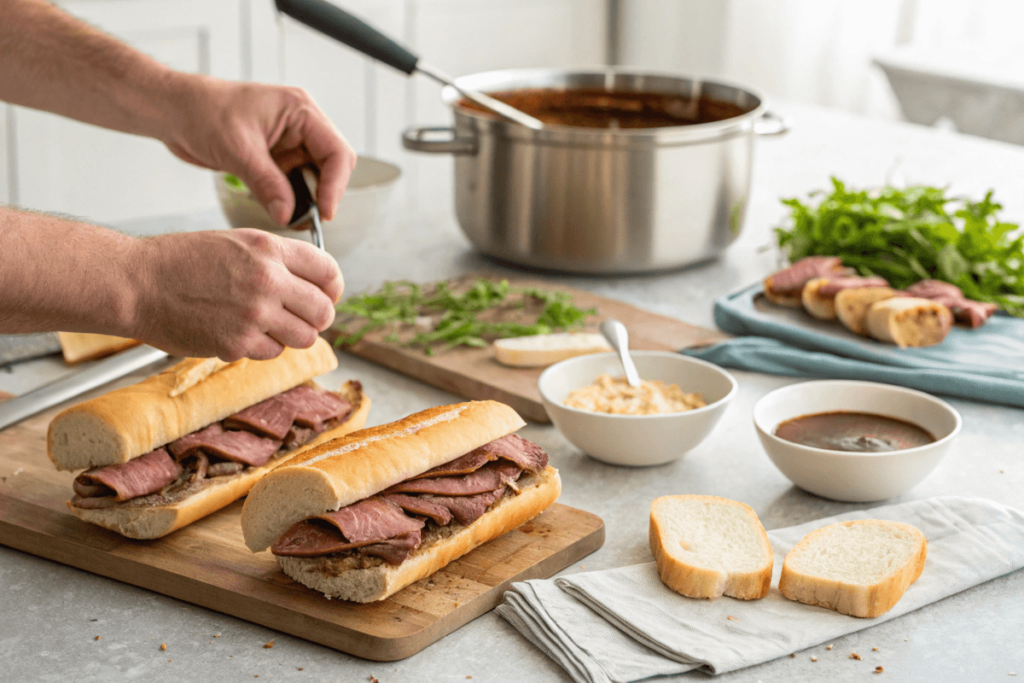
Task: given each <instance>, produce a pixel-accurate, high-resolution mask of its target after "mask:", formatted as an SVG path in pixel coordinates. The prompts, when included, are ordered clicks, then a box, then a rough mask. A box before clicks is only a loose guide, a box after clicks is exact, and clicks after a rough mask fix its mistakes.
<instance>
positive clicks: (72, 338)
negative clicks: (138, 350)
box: [57, 332, 142, 365]
mask: <svg viewBox="0 0 1024 683" xmlns="http://www.w3.org/2000/svg"><path fill="white" fill-rule="evenodd" d="M57 339H58V340H59V341H60V348H61V352H62V353H63V354H64V362H65V363H67V364H68V365H75V364H76V363H84V362H85V361H87V360H95V359H96V358H103V357H105V356H109V355H111V354H113V353H117V352H118V351H123V350H125V349H130V348H131V347H133V346H138V345H139V344H141V343H142V342H137V341H135V340H134V339H126V338H125V337H114V336H111V335H109V334H88V333H85V332H58V333H57Z"/></svg>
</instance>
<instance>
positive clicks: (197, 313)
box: [124, 229, 345, 361]
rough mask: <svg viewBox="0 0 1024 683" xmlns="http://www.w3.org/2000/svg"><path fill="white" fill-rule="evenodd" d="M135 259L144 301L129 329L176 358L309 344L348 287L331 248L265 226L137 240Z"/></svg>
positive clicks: (265, 354)
mask: <svg viewBox="0 0 1024 683" xmlns="http://www.w3.org/2000/svg"><path fill="white" fill-rule="evenodd" d="M132 258H133V260H134V262H135V264H136V267H135V268H134V269H133V271H134V272H133V273H132V275H131V277H132V279H133V280H134V281H135V283H136V284H135V287H136V292H137V295H138V298H137V300H136V301H137V303H136V307H135V308H136V312H135V315H134V319H135V323H134V324H133V325H132V327H133V329H131V330H127V331H126V332H125V334H124V336H128V337H133V338H135V339H140V340H142V341H145V342H147V343H149V344H152V345H154V346H157V347H159V348H161V349H163V350H165V351H168V352H169V353H171V354H173V355H178V356H199V357H207V356H218V357H219V358H221V359H223V360H226V361H234V360H237V359H239V358H254V359H257V360H265V359H269V358H274V357H276V356H277V355H278V354H279V353H281V351H282V348H283V347H284V346H290V347H292V348H297V349H304V348H308V347H309V346H312V345H313V342H315V341H316V338H317V334H318V333H319V332H321V331H323V330H325V329H327V328H328V327H329V326H330V324H331V323H332V322H333V321H334V303H335V302H336V301H337V300H338V299H340V298H341V293H342V290H344V287H345V285H344V282H343V280H342V276H341V271H340V270H339V269H338V264H337V263H335V261H334V259H333V258H331V257H330V256H329V255H327V254H326V253H324V252H322V251H319V250H318V249H315V248H314V247H312V246H311V245H309V244H306V243H305V242H299V241H297V240H290V239H282V238H279V237H276V236H274V235H272V234H270V233H266V232H262V231H259V230H249V229H242V230H231V231H223V232H220V231H218V232H201V233H180V234H171V235H163V236H160V237H154V238H150V239H145V240H140V241H138V242H137V244H136V246H135V253H134V254H132Z"/></svg>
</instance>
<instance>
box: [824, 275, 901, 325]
mask: <svg viewBox="0 0 1024 683" xmlns="http://www.w3.org/2000/svg"><path fill="white" fill-rule="evenodd" d="M897 296H903V294H901V293H900V292H899V290H896V289H893V288H892V287H866V288H855V289H844V290H843V291H841V292H839V293H838V294H836V298H835V309H836V317H837V318H839V322H841V323H842V324H843V326H844V327H845V328H846V329H848V330H850V331H851V332H854V333H856V334H859V335H863V336H865V337H866V336H868V328H867V324H866V322H865V320H866V318H867V315H868V309H869V308H871V306H872V304H874V303H876V302H879V301H885V300H886V299H892V298H893V297H897Z"/></svg>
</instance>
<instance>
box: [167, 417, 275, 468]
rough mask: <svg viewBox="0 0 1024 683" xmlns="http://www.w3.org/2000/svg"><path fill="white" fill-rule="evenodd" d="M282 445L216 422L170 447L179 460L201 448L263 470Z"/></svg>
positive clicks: (184, 437) (172, 443) (212, 453)
mask: <svg viewBox="0 0 1024 683" xmlns="http://www.w3.org/2000/svg"><path fill="white" fill-rule="evenodd" d="M281 445H282V442H281V441H279V440H277V439H271V438H268V437H265V436H260V435H259V434H254V433H252V432H243V431H237V430H234V429H230V430H229V429H224V427H222V426H221V424H220V423H219V422H215V423H213V424H212V425H210V426H209V427H207V428H206V429H201V430H199V431H198V432H193V433H192V434H189V435H188V436H183V437H181V438H180V439H178V440H177V441H172V442H171V443H170V444H169V445H168V446H167V448H168V450H170V451H171V453H173V454H174V457H175V458H177V459H178V460H179V461H180V460H182V459H184V458H187V457H188V456H190V455H192V454H193V453H195V452H196V451H197V450H200V449H202V450H204V451H206V452H207V453H209V454H211V455H216V456H217V457H219V458H223V459H224V460H231V461H232V462H240V463H242V464H244V465H249V466H251V467H260V466H261V465H265V464H267V461H268V460H270V458H271V456H272V455H274V453H277V451H278V450H280V449H281Z"/></svg>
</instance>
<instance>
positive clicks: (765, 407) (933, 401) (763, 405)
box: [754, 380, 963, 456]
mask: <svg viewBox="0 0 1024 683" xmlns="http://www.w3.org/2000/svg"><path fill="white" fill-rule="evenodd" d="M844 388H846V389H850V388H863V389H867V390H871V391H877V392H880V393H882V394H886V395H889V396H891V397H899V396H903V397H905V398H910V399H912V400H916V401H918V402H920V403H921V404H925V405H929V406H931V407H932V408H934V409H936V410H938V411H939V412H941V413H943V414H944V415H945V417H946V418H947V419H951V420H952V423H953V426H952V429H949V430H947V431H946V433H945V434H944V435H942V436H939V437H938V438H936V440H935V442H933V443H930V444H927V445H926V446H922V447H921V448H930V447H932V446H935V445H936V444H938V443H943V442H947V441H949V440H951V439H953V438H954V437H955V436H956V435H957V434H959V433H960V429H961V427H962V426H963V419H962V418H961V417H960V413H959V412H958V411H957V410H956V409H955V408H953V406H951V405H949V404H948V403H946V402H945V401H943V400H942V399H940V398H936V397H935V396H932V395H931V394H927V393H925V392H923V391H917V390H916V389H907V388H906V387H900V386H894V385H891V384H881V383H877V382H861V381H857V380H818V381H811V382H799V383H797V384H790V385H788V386H785V387H781V388H779V389H776V390H774V391H772V392H769V393H768V394H766V395H765V396H764V397H762V398H761V399H760V400H759V401H758V402H757V404H756V405H755V406H754V426H755V427H756V428H757V430H758V431H760V432H761V433H763V434H764V435H765V436H766V437H767V438H769V439H772V440H773V441H779V442H782V441H783V440H782V439H779V437H777V436H775V429H776V427H778V425H779V423H780V422H783V421H785V420H791V419H793V418H796V417H800V416H802V415H813V414H817V413H822V412H835V411H843V412H865V413H872V414H876V415H882V414H884V408H878V409H873V407H871V406H866V405H856V404H854V405H850V404H846V405H845V407H843V408H832V407H830V406H828V405H827V404H826V405H824V406H822V407H820V409H817V410H810V411H800V410H798V411H795V412H792V414H790V412H791V411H787V415H788V416H787V417H785V418H782V419H781V420H778V419H774V418H772V419H769V418H768V417H767V416H766V413H768V412H769V411H770V410H771V409H772V408H773V407H774V406H775V405H777V402H778V401H780V400H784V399H786V398H787V395H788V394H797V393H799V392H803V391H808V390H810V391H827V390H829V389H834V390H835V391H836V392H841V391H842V390H843V389H844ZM769 399H774V400H769ZM895 417H897V419H906V418H903V417H900V416H895ZM918 426H920V427H926V425H921V424H918ZM929 431H931V430H929ZM932 436H933V437H934V436H936V434H932ZM785 443H787V444H789V445H791V446H793V445H798V446H799V447H800V448H801V449H806V450H809V451H814V452H817V453H820V454H822V455H837V454H840V453H842V452H841V451H831V450H827V449H822V448H814V447H812V446H804V445H802V444H792V443H790V442H788V441H787V442H785ZM916 450H917V449H916V448H908V449H904V450H903V451H900V452H901V453H907V452H910V451H916ZM857 455H866V456H872V455H875V456H885V455H891V453H858V454H857Z"/></svg>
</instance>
